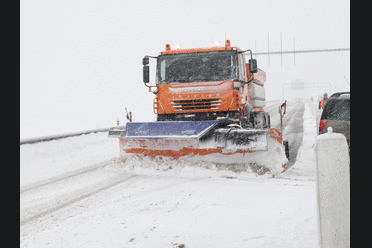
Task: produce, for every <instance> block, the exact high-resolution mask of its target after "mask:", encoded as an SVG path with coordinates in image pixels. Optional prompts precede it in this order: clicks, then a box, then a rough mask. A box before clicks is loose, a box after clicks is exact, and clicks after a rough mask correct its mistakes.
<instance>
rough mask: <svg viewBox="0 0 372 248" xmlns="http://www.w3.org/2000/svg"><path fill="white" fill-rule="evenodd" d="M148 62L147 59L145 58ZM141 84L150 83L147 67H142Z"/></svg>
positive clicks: (148, 68)
mask: <svg viewBox="0 0 372 248" xmlns="http://www.w3.org/2000/svg"><path fill="white" fill-rule="evenodd" d="M147 61H148V58H147ZM143 82H144V83H145V84H147V83H149V82H150V67H149V66H148V65H144V66H143Z"/></svg>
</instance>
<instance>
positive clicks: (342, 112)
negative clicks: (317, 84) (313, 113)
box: [319, 92, 350, 151]
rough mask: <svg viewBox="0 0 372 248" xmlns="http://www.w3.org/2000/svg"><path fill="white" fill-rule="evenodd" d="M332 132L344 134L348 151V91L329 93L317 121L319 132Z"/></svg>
mask: <svg viewBox="0 0 372 248" xmlns="http://www.w3.org/2000/svg"><path fill="white" fill-rule="evenodd" d="M328 127H332V129H333V132H335V133H341V134H343V135H345V137H346V141H347V144H348V146H349V151H350V92H338V93H334V94H332V95H331V97H330V98H329V99H328V101H327V103H326V105H325V106H324V108H323V112H322V115H321V117H320V122H319V134H323V133H326V132H327V129H328Z"/></svg>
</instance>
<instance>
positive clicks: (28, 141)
mask: <svg viewBox="0 0 372 248" xmlns="http://www.w3.org/2000/svg"><path fill="white" fill-rule="evenodd" d="M116 128H125V126H116ZM109 130H110V128H99V129H92V130H87V131H79V132H72V133H64V134H57V135H48V136H42V137H37V138H30V139H23V140H20V145H24V144H33V143H38V142H45V141H50V140H57V139H64V138H68V137H73V136H79V135H83V134H89V133H98V132H108V131H109Z"/></svg>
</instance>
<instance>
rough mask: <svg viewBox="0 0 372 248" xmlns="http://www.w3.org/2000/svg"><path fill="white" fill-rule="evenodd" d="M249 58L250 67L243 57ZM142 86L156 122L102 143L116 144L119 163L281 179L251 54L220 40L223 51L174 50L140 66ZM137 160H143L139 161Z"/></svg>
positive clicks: (276, 135) (116, 131)
mask: <svg viewBox="0 0 372 248" xmlns="http://www.w3.org/2000/svg"><path fill="white" fill-rule="evenodd" d="M246 52H250V59H249V63H246V59H245V53H246ZM150 58H152V59H156V61H157V64H156V82H155V85H154V86H149V85H148V84H149V81H150V80H149V79H150V76H149V75H150V73H149V71H150V70H149V59H150ZM142 64H143V81H144V84H145V85H146V86H147V87H148V88H149V92H152V93H153V94H155V98H154V100H153V110H154V113H155V114H156V116H157V121H155V122H127V123H126V127H125V128H122V129H120V128H112V129H111V130H109V133H108V136H109V137H114V138H119V144H120V155H121V157H122V159H123V158H125V157H127V156H128V155H130V154H134V155H138V154H142V155H144V156H151V157H156V156H166V157H173V158H175V159H180V158H181V157H186V158H190V159H194V160H197V161H198V160H201V161H208V162H212V163H215V164H217V165H224V168H227V169H229V168H233V167H234V168H235V169H233V170H236V168H237V166H238V167H239V168H241V169H239V170H240V171H244V170H249V169H248V168H250V169H251V170H253V171H254V172H257V173H259V174H262V173H265V172H272V173H278V172H279V173H280V172H282V171H284V168H285V164H286V162H288V160H287V157H286V152H285V146H287V145H288V143H285V142H284V145H283V139H282V134H281V133H280V132H279V131H278V130H277V129H275V128H271V127H270V116H269V114H268V113H267V112H265V111H264V107H265V106H266V101H265V88H264V84H265V81H266V73H265V72H264V71H262V70H260V69H258V68H257V60H255V59H253V57H252V51H251V50H249V49H248V50H246V51H242V50H241V49H240V48H238V47H235V46H231V44H230V40H226V41H225V44H224V46H223V45H220V44H219V43H217V44H215V43H213V45H212V47H209V48H192V49H182V48H181V47H180V45H175V46H174V47H173V49H172V48H171V46H170V45H169V44H166V46H165V51H163V52H160V53H159V55H158V56H156V57H155V56H145V57H144V58H143V59H142ZM142 155H141V156H142Z"/></svg>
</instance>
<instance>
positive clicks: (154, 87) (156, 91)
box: [149, 86, 159, 94]
mask: <svg viewBox="0 0 372 248" xmlns="http://www.w3.org/2000/svg"><path fill="white" fill-rule="evenodd" d="M149 91H150V92H152V93H154V94H156V93H158V91H159V88H158V86H150V87H149Z"/></svg>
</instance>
